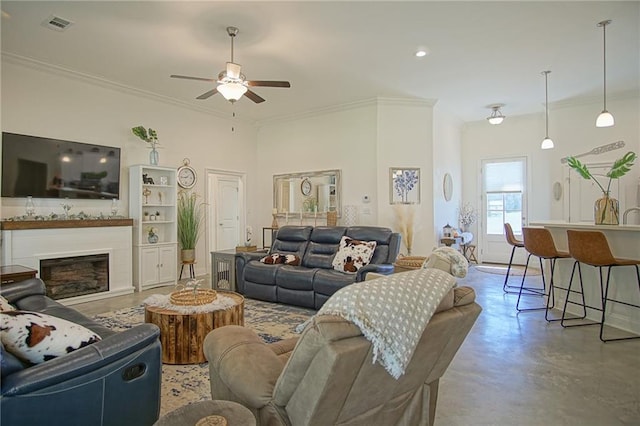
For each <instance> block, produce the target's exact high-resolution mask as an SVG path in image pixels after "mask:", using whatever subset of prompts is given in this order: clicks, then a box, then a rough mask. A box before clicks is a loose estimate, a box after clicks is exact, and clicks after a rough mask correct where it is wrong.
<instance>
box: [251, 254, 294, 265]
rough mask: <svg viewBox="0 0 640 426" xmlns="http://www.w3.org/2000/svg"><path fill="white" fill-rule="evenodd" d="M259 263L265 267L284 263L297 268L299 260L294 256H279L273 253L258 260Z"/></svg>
mask: <svg viewBox="0 0 640 426" xmlns="http://www.w3.org/2000/svg"><path fill="white" fill-rule="evenodd" d="M260 262H262V263H265V264H267V265H276V264H278V263H284V264H285V265H292V266H298V265H300V258H299V257H298V256H296V255H295V254H280V253H273V254H270V255H268V256H265V257H263V258H262V259H260Z"/></svg>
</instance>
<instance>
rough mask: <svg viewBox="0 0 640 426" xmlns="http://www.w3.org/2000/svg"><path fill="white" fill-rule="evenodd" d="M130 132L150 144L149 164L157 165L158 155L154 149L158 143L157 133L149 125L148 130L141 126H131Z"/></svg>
mask: <svg viewBox="0 0 640 426" xmlns="http://www.w3.org/2000/svg"><path fill="white" fill-rule="evenodd" d="M131 132H132V133H133V134H134V135H136V136H137V137H139V138H140V139H142V140H143V141H145V142H146V143H148V144H149V145H150V146H151V152H150V153H149V164H151V165H152V166H157V165H158V161H159V160H160V155H159V154H158V151H157V150H156V146H157V145H158V133H157V132H156V131H155V130H153V129H152V128H151V127H149V130H148V131H147V129H145V128H144V127H142V126H136V127H132V128H131Z"/></svg>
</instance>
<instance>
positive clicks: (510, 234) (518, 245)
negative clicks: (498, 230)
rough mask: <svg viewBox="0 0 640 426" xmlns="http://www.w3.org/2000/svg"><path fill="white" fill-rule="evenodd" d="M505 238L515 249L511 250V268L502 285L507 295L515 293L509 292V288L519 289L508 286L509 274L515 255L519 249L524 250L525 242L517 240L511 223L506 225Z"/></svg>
mask: <svg viewBox="0 0 640 426" xmlns="http://www.w3.org/2000/svg"><path fill="white" fill-rule="evenodd" d="M504 236H505V238H506V239H507V243H509V244H511V246H513V248H512V249H511V257H510V258H509V266H508V267H507V276H506V277H504V284H502V291H504V292H505V293H515V292H513V291H509V290H508V289H509V288H518V286H517V285H508V284H507V282H508V281H509V272H511V264H512V263H513V255H514V254H515V252H516V249H517V248H524V242H523V241H520V240H518V239H517V238H516V236H515V235H514V234H513V228H511V224H510V223H505V224H504Z"/></svg>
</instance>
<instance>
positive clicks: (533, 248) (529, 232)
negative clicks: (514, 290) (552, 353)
mask: <svg viewBox="0 0 640 426" xmlns="http://www.w3.org/2000/svg"><path fill="white" fill-rule="evenodd" d="M522 235H523V236H524V248H525V249H526V250H527V251H528V252H529V256H527V264H526V265H525V268H524V275H523V277H522V283H521V284H520V291H519V292H518V302H517V303H516V309H517V310H518V312H522V311H535V310H539V309H544V310H545V312H544V319H546V320H547V321H549V322H551V321H559V320H560V319H561V318H558V319H550V318H549V309H550V308H553V306H554V304H555V286H554V280H553V276H554V272H555V269H556V261H557V260H558V259H569V258H570V257H571V255H570V254H569V253H567V252H565V251H559V250H558V249H557V248H556V245H555V243H554V242H553V237H552V236H551V232H549V230H548V229H545V228H529V227H523V228H522ZM531 256H537V257H538V259H539V260H540V273H541V274H542V293H541V295H544V294H545V292H546V288H547V284H546V280H545V277H544V267H543V265H544V264H543V262H542V260H543V259H547V260H549V265H550V267H551V279H550V280H549V292H548V293H546V295H547V303H546V305H545V306H543V307H540V308H522V309H521V308H520V297H521V296H522V290H523V289H527V288H526V287H524V280H525V278H526V277H527V269H528V268H529V259H530V258H531ZM529 291H534V290H533V289H531V288H529ZM538 294H540V293H538Z"/></svg>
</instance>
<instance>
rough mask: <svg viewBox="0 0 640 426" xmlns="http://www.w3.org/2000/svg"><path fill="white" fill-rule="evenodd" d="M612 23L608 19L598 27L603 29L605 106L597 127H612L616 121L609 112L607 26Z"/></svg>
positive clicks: (597, 121) (597, 120)
mask: <svg viewBox="0 0 640 426" xmlns="http://www.w3.org/2000/svg"><path fill="white" fill-rule="evenodd" d="M610 23H611V19H607V20H605V21H601V22H598V26H599V27H602V46H603V48H602V52H603V55H602V63H603V71H604V73H603V78H604V85H603V101H604V105H603V108H602V112H601V113H600V115H598V118H597V119H596V127H611V126H613V125H614V124H615V120H614V119H613V115H611V113H610V112H609V111H607V30H606V28H607V25H609V24H610Z"/></svg>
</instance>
